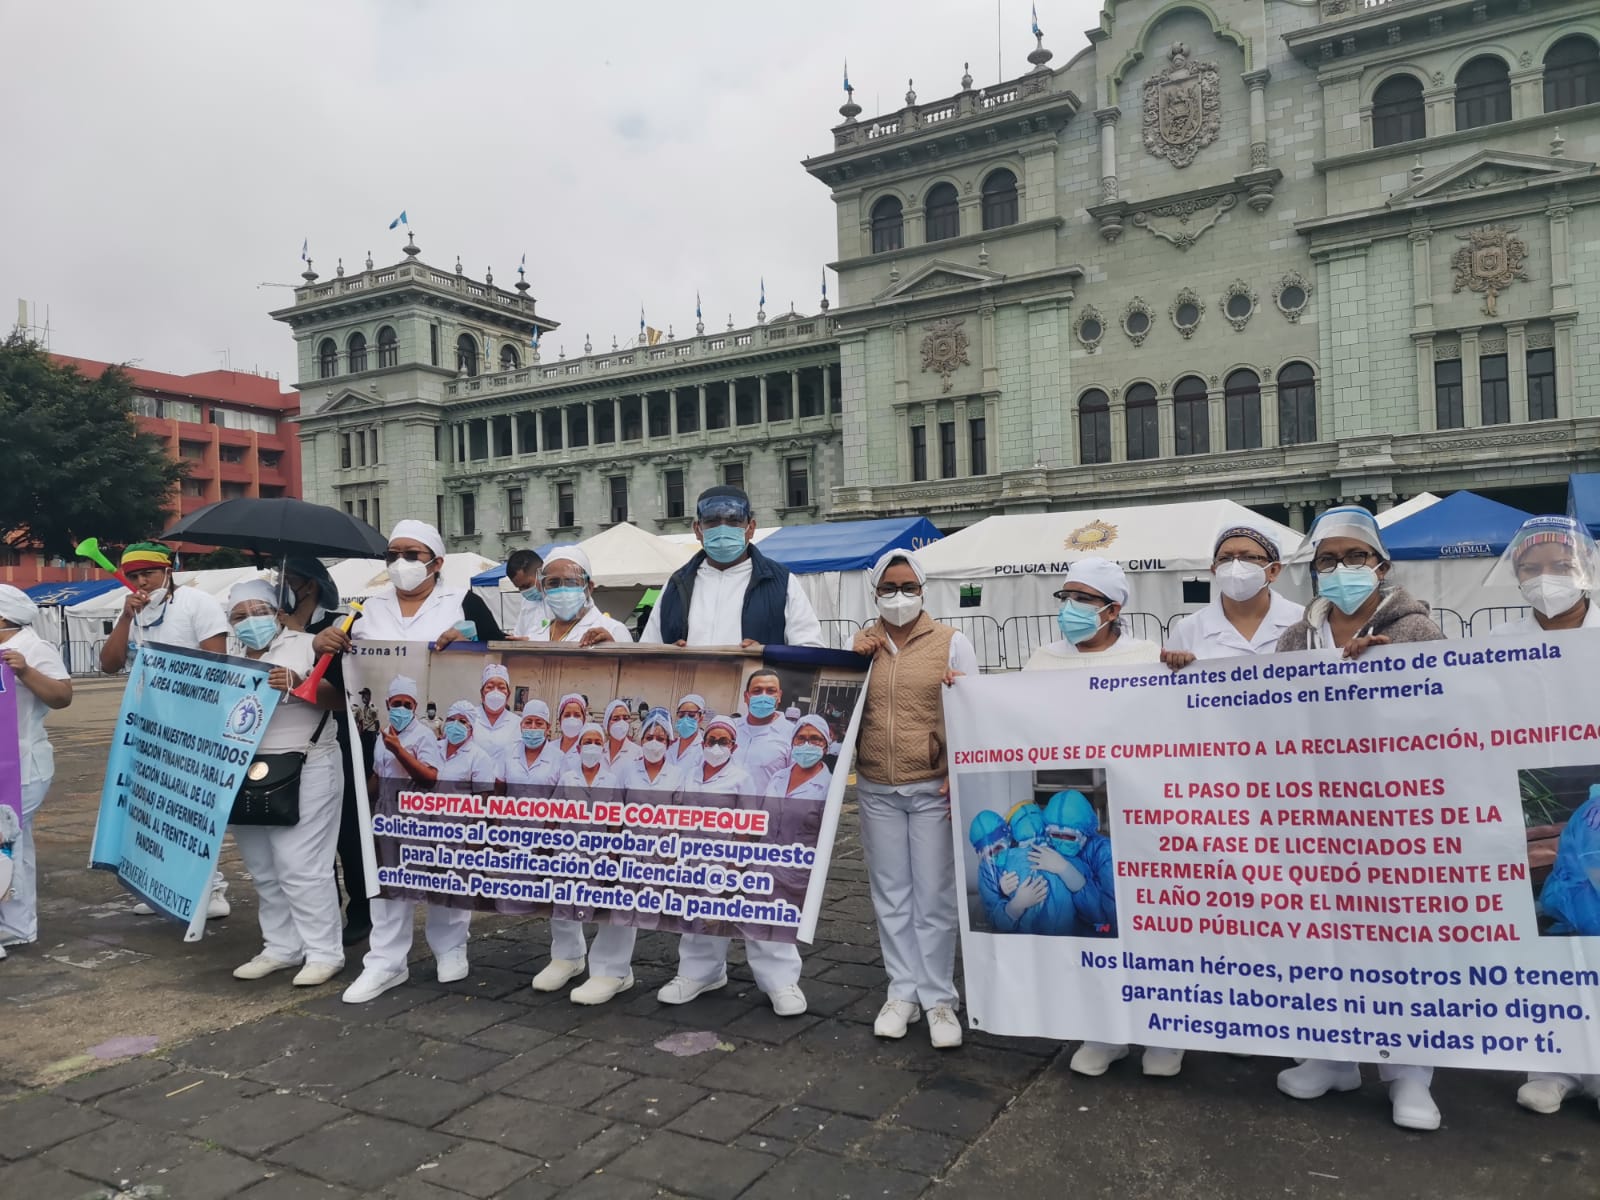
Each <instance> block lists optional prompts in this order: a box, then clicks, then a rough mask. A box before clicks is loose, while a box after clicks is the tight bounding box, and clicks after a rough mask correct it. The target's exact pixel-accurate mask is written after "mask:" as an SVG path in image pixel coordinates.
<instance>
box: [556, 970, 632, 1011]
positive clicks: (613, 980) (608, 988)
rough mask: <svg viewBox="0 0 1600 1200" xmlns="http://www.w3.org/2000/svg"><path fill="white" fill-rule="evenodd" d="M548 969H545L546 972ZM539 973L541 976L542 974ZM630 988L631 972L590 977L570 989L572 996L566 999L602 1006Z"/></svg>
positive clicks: (577, 1002) (575, 1002)
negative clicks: (585, 981)
mask: <svg viewBox="0 0 1600 1200" xmlns="http://www.w3.org/2000/svg"><path fill="white" fill-rule="evenodd" d="M550 966H552V967H553V966H555V964H554V963H551V964H550ZM549 969H550V967H546V968H545V970H546V971H548V970H549ZM540 973H541V974H543V972H540ZM537 982H538V981H537V980H535V986H537ZM632 986H633V972H632V971H629V972H628V973H627V974H626V975H591V976H589V980H588V982H587V983H584V984H582V985H581V986H579V987H575V988H573V989H572V995H571V996H569V997H568V999H569V1000H571V1001H572V1002H573V1003H574V1004H604V1003H605V1002H606V1001H607V1000H610V999H612V998H613V997H615V996H620V995H622V993H623V992H625V991H627V990H628V989H629V988H631V987H632ZM540 990H541V991H542V990H545V989H540ZM550 990H554V989H550Z"/></svg>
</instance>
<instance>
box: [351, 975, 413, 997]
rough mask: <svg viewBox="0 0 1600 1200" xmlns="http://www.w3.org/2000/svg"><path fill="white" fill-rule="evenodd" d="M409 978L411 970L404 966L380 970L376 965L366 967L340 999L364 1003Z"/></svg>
mask: <svg viewBox="0 0 1600 1200" xmlns="http://www.w3.org/2000/svg"><path fill="white" fill-rule="evenodd" d="M410 978H411V972H410V971H408V970H407V969H406V968H405V967H401V968H400V969H399V970H398V971H381V970H379V969H378V968H376V967H367V968H366V969H365V970H364V971H362V972H361V975H360V976H359V977H358V978H357V979H356V981H355V982H354V983H352V984H351V985H350V986H349V987H347V988H345V990H344V995H343V996H342V997H341V999H343V1000H344V1002H345V1003H346V1004H365V1003H366V1002H367V1001H368V1000H376V999H377V998H378V997H379V996H381V995H383V994H384V993H385V992H387V991H388V990H389V989H390V988H394V987H399V986H400V985H401V984H402V983H404V982H405V981H406V980H408V979H410Z"/></svg>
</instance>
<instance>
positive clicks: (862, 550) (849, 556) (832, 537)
mask: <svg viewBox="0 0 1600 1200" xmlns="http://www.w3.org/2000/svg"><path fill="white" fill-rule="evenodd" d="M943 536H944V535H943V534H941V533H940V532H939V531H938V529H936V528H935V527H934V524H933V522H932V521H930V520H928V518H927V517H886V518H884V519H882V520H878V521H833V522H828V523H826V524H822V525H785V526H784V527H783V528H781V529H777V530H774V531H773V532H772V533H771V534H769V535H768V536H767V537H765V538H763V539H761V543H760V547H759V548H760V550H761V553H763V554H765V555H766V556H767V557H768V558H770V559H773V560H775V561H777V562H781V563H782V564H783V565H784V566H786V567H788V568H789V570H791V571H793V572H795V573H796V574H798V575H815V574H817V573H818V572H820V571H864V570H866V569H867V568H868V567H870V566H871V565H872V564H873V563H875V562H877V561H878V559H879V557H880V556H882V554H883V553H884V551H886V550H915V549H918V548H919V547H922V546H926V545H928V544H929V543H930V542H936V541H938V540H939V539H940V538H941V537H943Z"/></svg>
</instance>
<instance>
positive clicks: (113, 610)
mask: <svg viewBox="0 0 1600 1200" xmlns="http://www.w3.org/2000/svg"><path fill="white" fill-rule="evenodd" d="M267 574H268V573H267V572H264V571H260V570H257V569H256V568H255V567H224V568H219V569H218V570H215V571H179V572H177V573H176V575H174V577H173V578H174V581H175V582H176V584H177V586H179V587H193V588H199V589H200V590H201V591H202V592H205V593H206V594H207V595H208V596H215V597H216V598H217V602H218V603H220V604H224V605H225V604H226V603H227V600H228V589H229V588H231V587H232V586H233V585H234V584H236V583H238V582H239V581H240V580H242V579H255V578H257V577H258V576H263V577H264V576H266V575H267ZM127 598H128V592H127V589H126V588H120V587H119V588H114V589H113V590H111V591H109V592H103V593H101V594H100V595H98V596H93V597H91V598H89V599H88V600H85V601H83V602H82V603H81V604H74V605H72V606H71V607H70V608H68V609H67V637H68V638H69V639H70V640H71V641H72V643H73V660H74V666H75V667H76V666H77V665H78V663H79V662H81V661H87V659H86V658H85V654H86V653H87V654H97V653H98V652H99V650H98V647H99V645H100V643H101V642H103V641H104V640H105V638H106V635H107V634H108V633H110V632H111V627H112V625H114V624H115V623H116V620H117V617H118V616H119V615H120V614H121V612H122V606H123V604H124V603H126V601H127ZM47 624H49V625H51V626H56V622H54V621H51V622H48V623H47ZM57 628H58V627H57Z"/></svg>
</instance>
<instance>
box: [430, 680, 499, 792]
mask: <svg viewBox="0 0 1600 1200" xmlns="http://www.w3.org/2000/svg"><path fill="white" fill-rule="evenodd" d="M477 715H478V706H477V705H476V704H474V703H473V702H472V701H471V700H457V701H455V702H454V703H453V704H451V705H450V708H449V710H448V711H447V712H446V713H445V714H444V744H443V745H442V746H440V747H439V751H440V763H439V777H438V779H437V781H436V788H437V790H438V791H440V792H457V793H460V792H471V793H473V794H475V795H479V796H482V795H487V794H488V793H489V792H491V791H493V790H494V784H495V780H496V779H498V778H499V777H500V758H499V756H498V755H497V754H495V752H494V751H492V750H488V749H485V748H484V747H483V746H480V745H479V744H478V739H477V737H476V735H475V732H474V731H475V728H476V724H477V722H476V720H475V718H476V717H477Z"/></svg>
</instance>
